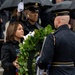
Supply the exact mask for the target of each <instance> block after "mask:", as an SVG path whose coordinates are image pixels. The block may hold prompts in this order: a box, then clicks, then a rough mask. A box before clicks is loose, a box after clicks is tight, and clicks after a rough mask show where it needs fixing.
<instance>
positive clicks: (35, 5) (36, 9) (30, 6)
mask: <svg viewBox="0 0 75 75" xmlns="http://www.w3.org/2000/svg"><path fill="white" fill-rule="evenodd" d="M39 6H40V5H39V3H27V4H25V8H24V9H25V10H27V9H28V10H30V11H33V12H37V13H38V12H39Z"/></svg>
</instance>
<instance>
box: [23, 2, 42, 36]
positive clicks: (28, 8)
mask: <svg viewBox="0 0 75 75" xmlns="http://www.w3.org/2000/svg"><path fill="white" fill-rule="evenodd" d="M23 14H24V15H25V17H26V20H25V21H23V23H24V26H25V28H24V31H25V35H26V34H28V33H29V32H30V31H34V29H39V28H42V26H40V25H39V24H38V23H37V21H38V16H39V4H38V3H28V4H26V5H25V10H24V13H23Z"/></svg>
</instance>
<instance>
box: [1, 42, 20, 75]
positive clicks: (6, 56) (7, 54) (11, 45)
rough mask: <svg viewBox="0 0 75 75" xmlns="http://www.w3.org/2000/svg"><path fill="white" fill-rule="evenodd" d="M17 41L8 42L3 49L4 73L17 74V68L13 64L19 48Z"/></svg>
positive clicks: (8, 74)
mask: <svg viewBox="0 0 75 75" xmlns="http://www.w3.org/2000/svg"><path fill="white" fill-rule="evenodd" d="M18 45H19V43H18V42H17V41H13V42H6V43H4V44H3V46H2V49H1V62H2V67H3V69H4V72H3V75H16V68H15V66H13V64H12V63H13V61H15V60H16V58H17V54H16V53H17V52H16V50H19V46H18Z"/></svg>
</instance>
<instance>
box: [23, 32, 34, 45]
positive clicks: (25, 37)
mask: <svg viewBox="0 0 75 75" xmlns="http://www.w3.org/2000/svg"><path fill="white" fill-rule="evenodd" d="M34 34H35V32H34V31H33V32H31V31H30V32H29V33H28V34H27V35H26V36H23V38H24V40H27V39H28V37H29V36H32V37H34ZM23 44H25V42H24V41H23Z"/></svg>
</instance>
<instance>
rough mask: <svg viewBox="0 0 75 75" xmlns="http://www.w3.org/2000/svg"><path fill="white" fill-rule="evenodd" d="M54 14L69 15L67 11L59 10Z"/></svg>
mask: <svg viewBox="0 0 75 75" xmlns="http://www.w3.org/2000/svg"><path fill="white" fill-rule="evenodd" d="M54 14H55V16H64V15H70V12H69V11H60V12H55V13H54Z"/></svg>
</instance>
